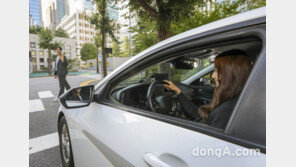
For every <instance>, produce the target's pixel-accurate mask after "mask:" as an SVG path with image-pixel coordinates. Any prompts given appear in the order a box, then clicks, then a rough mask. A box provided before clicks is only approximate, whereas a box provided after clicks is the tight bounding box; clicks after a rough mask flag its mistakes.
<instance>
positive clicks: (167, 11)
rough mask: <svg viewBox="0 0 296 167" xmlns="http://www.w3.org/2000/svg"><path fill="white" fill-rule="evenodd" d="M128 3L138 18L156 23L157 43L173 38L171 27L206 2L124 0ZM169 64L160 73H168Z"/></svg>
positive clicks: (198, 0)
mask: <svg viewBox="0 0 296 167" xmlns="http://www.w3.org/2000/svg"><path fill="white" fill-rule="evenodd" d="M122 1H123V2H128V3H127V4H128V5H127V6H129V7H130V10H131V12H134V13H136V15H137V17H139V18H142V19H147V20H149V21H151V22H154V21H155V22H156V24H155V26H156V32H157V41H158V42H160V41H162V40H165V39H167V38H169V37H170V36H171V25H172V23H173V22H178V21H180V20H182V19H186V18H188V17H189V16H190V15H191V14H192V13H193V11H194V9H195V7H196V6H200V5H203V4H204V0H182V1H180V0H122ZM169 67H170V66H169V64H168V63H163V64H160V68H159V70H160V71H159V72H161V73H167V72H168V71H169Z"/></svg>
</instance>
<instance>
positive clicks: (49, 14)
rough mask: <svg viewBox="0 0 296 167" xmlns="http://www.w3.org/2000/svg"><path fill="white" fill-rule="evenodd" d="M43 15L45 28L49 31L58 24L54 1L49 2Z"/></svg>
mask: <svg viewBox="0 0 296 167" xmlns="http://www.w3.org/2000/svg"><path fill="white" fill-rule="evenodd" d="M45 15H46V16H45V21H44V25H45V27H48V28H50V29H55V28H56V26H57V24H58V16H57V9H56V3H55V1H54V0H52V1H50V2H49V5H48V7H47V9H46V14H45Z"/></svg>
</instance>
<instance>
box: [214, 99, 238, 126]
mask: <svg viewBox="0 0 296 167" xmlns="http://www.w3.org/2000/svg"><path fill="white" fill-rule="evenodd" d="M234 102H235V101H234ZM234 105H235V103H226V104H222V105H220V106H219V107H217V108H215V109H214V110H213V111H212V112H211V115H210V119H209V125H210V126H212V127H215V128H219V129H225V127H226V125H227V123H228V120H229V118H230V116H231V113H232V111H233V108H234Z"/></svg>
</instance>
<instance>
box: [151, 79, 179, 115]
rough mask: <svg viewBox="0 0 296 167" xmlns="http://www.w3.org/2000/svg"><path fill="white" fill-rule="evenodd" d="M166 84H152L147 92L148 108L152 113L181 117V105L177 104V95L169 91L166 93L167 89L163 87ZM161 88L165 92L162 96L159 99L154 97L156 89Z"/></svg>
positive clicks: (158, 82)
mask: <svg viewBox="0 0 296 167" xmlns="http://www.w3.org/2000/svg"><path fill="white" fill-rule="evenodd" d="M163 84H166V83H165V82H163V81H155V82H152V83H151V84H150V86H149V88H148V91H147V95H146V98H147V107H148V108H150V110H151V111H152V112H157V113H163V114H167V115H175V116H179V115H180V114H181V111H180V109H178V108H180V105H178V104H177V101H176V100H175V98H174V95H175V93H173V92H170V93H169V91H168V93H166V94H165V93H164V91H165V90H166V88H165V87H164V86H163ZM157 86H161V87H163V90H164V91H161V92H162V93H161V95H160V96H158V97H153V94H154V91H155V87H157Z"/></svg>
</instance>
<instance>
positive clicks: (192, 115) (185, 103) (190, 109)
mask: <svg viewBox="0 0 296 167" xmlns="http://www.w3.org/2000/svg"><path fill="white" fill-rule="evenodd" d="M178 99H179V101H180V104H181V106H182V109H183V113H184V115H185V116H186V117H187V118H189V119H194V120H197V121H199V120H201V117H200V115H199V113H198V107H197V106H196V105H195V104H194V103H193V102H192V101H190V100H189V99H187V97H186V96H185V95H184V94H183V93H180V94H178Z"/></svg>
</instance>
